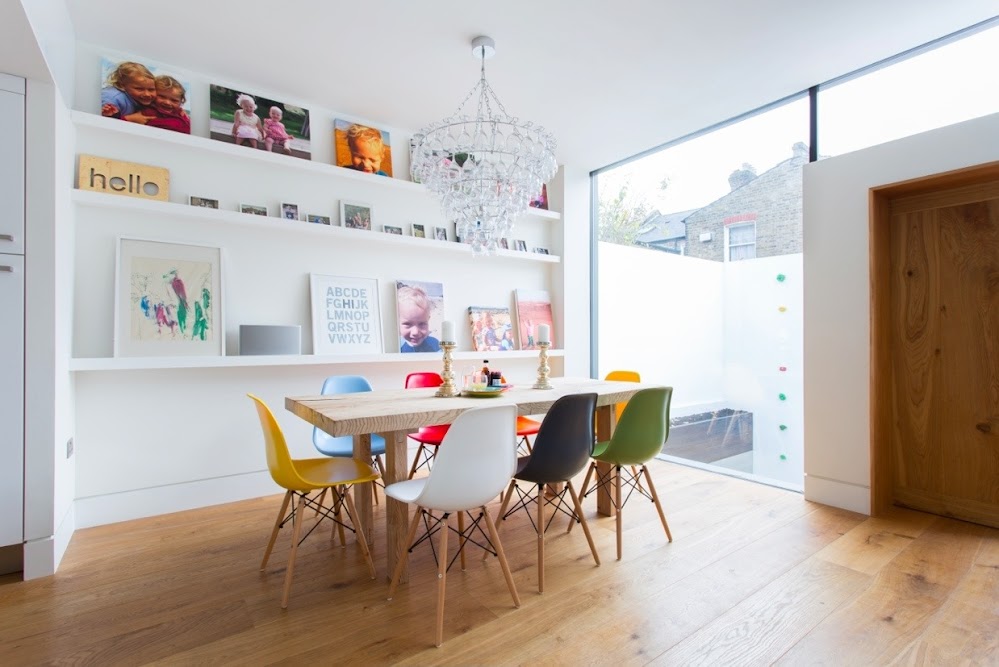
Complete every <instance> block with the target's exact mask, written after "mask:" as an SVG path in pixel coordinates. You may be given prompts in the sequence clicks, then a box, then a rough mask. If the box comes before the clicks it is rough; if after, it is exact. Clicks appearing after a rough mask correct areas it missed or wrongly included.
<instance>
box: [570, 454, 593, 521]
mask: <svg viewBox="0 0 999 667" xmlns="http://www.w3.org/2000/svg"><path fill="white" fill-rule="evenodd" d="M596 468H597V463H596V461H590V467H589V468H587V469H586V477H584V478H583V486H582V487H581V490H580V492H579V493H580V500H582V495H583V494H585V493H586V487H588V486H589V485H590V477H591V476H592V475H593V471H594V470H596ZM597 479H599V475H598V477H597ZM579 516H583V513H582V512H580V513H579ZM574 525H576V522H575V521H571V520H570V521H569V527H568V528H566V529H565V532H567V533H571V532H572V527H573V526H574Z"/></svg>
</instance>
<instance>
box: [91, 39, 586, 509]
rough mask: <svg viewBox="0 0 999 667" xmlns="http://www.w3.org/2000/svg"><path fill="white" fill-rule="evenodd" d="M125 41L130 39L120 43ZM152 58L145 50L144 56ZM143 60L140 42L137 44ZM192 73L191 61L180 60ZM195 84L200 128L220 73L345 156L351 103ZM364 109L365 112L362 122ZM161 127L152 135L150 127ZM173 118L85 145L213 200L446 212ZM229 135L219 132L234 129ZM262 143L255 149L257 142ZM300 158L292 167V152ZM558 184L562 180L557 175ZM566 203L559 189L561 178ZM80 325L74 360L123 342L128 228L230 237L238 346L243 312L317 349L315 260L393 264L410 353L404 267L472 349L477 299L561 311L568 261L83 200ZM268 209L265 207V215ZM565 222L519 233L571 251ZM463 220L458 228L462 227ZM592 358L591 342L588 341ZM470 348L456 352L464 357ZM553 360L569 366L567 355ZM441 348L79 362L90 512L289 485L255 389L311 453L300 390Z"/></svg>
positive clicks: (393, 220)
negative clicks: (245, 364) (188, 129)
mask: <svg viewBox="0 0 999 667" xmlns="http://www.w3.org/2000/svg"><path fill="white" fill-rule="evenodd" d="M103 53H105V50H104V49H101V48H100V47H95V46H92V45H88V44H81V45H79V48H78V65H77V101H76V107H77V108H78V109H81V110H84V111H87V112H88V113H92V112H94V111H96V110H97V109H98V91H99V86H100V74H99V73H100V56H101V55H102V54H103ZM116 55H122V54H116ZM135 57H139V56H135ZM139 59H141V57H139ZM182 74H184V73H182ZM186 74H187V76H186V79H187V82H188V83H189V84H190V87H191V90H190V94H189V96H190V97H191V99H192V101H193V102H192V119H193V120H194V121H195V122H194V126H193V133H194V134H195V135H197V134H201V135H202V136H205V135H207V121H206V118H207V115H208V108H207V93H208V84H209V82H211V83H220V84H223V85H227V86H229V87H233V88H240V89H246V90H248V91H251V92H254V93H257V94H260V95H262V96H266V97H272V98H274V99H281V100H282V101H288V102H290V103H297V104H301V105H303V106H305V107H306V108H308V109H309V110H310V113H311V124H312V150H313V162H325V163H327V164H328V163H329V162H331V161H332V152H333V150H332V125H333V119H334V117H336V114H335V111H333V110H330V109H324V108H321V107H318V106H317V105H314V104H311V103H310V102H309V101H308V100H299V99H290V98H288V97H286V96H281V95H278V94H275V93H273V92H272V91H268V90H263V89H261V88H259V87H257V86H254V85H253V83H252V81H251V82H233V81H228V80H225V79H223V78H221V77H214V76H211V75H206V74H204V73H193V72H188V73H186ZM353 120H360V121H363V120H364V119H353ZM389 129H390V130H391V131H392V132H393V134H392V140H393V157H394V160H393V163H394V171H395V173H396V175H397V176H398V177H401V178H404V177H405V174H406V172H407V170H408V166H407V162H408V143H409V134H410V133H409V132H408V131H405V130H402V129H399V128H389ZM142 135H145V136H142ZM156 136H160V137H163V136H167V137H168V136H169V135H167V134H165V133H158V135H157V134H156V133H153V132H145V133H140V135H136V134H132V133H129V134H121V133H117V132H114V131H108V130H106V129H101V128H95V127H90V126H84V125H79V126H78V127H77V142H76V152H77V153H87V154H95V155H102V156H108V157H113V158H115V159H120V160H128V161H134V162H139V163H144V164H151V165H157V166H163V167H167V168H168V169H170V177H171V191H170V200H171V201H172V202H176V203H185V202H186V201H187V198H188V197H189V196H190V195H197V196H202V197H211V198H215V199H218V200H219V201H220V207H221V208H223V209H228V210H230V211H234V210H236V209H237V208H238V205H239V203H259V204H264V205H266V206H268V208H269V209H270V211H271V214H272V215H275V214H276V209H277V206H278V204H279V203H280V202H282V201H286V202H294V203H297V204H299V207H300V211H301V212H303V213H305V212H309V213H319V214H326V215H331V216H332V218H333V219H334V220H336V219H337V208H338V201H339V200H341V199H348V200H352V201H363V202H369V203H371V204H372V205H373V207H374V225H375V227H376V229H380V225H382V224H393V225H400V226H402V227H403V228H404V230H405V233H406V234H407V235H408V234H409V233H410V229H409V226H410V224H411V223H414V222H416V223H424V224H425V225H427V227H428V229H429V228H431V227H433V226H435V225H441V224H443V221H442V218H441V215H440V211H439V207H438V204H437V201H436V200H435V199H434V198H433V197H432V196H431V195H430V194H428V193H425V192H423V191H417V190H410V189H407V188H396V187H391V182H390V181H388V180H387V179H377V178H371V179H367V180H365V179H360V178H357V177H356V176H357V175H356V174H355V173H353V172H347V171H344V172H341V173H343V174H344V176H343V177H338V174H337V170H331V173H324V172H317V171H315V170H297V169H295V168H294V167H295V165H296V164H302V163H301V162H299V161H298V160H296V159H294V158H288V159H287V160H277V161H268V162H260V161H256V160H247V161H246V162H241V161H239V160H238V158H237V157H234V156H233V155H231V154H227V153H225V152H222V153H218V152H213V151H211V150H199V149H197V148H196V147H192V146H190V145H182V144H180V143H176V142H171V141H162V140H158V139H157V138H156ZM219 145H220V146H221V144H219ZM245 150H246V151H249V150H251V149H249V148H246V149H245ZM284 163H287V165H288V166H287V168H286V167H285V166H284ZM555 189H556V190H557V189H558V186H556V188H555ZM549 194H550V200H551V201H552V203H553V208H556V209H557V208H558V205H559V199H558V197H557V192H556V193H551V192H550V193H549ZM76 218H77V231H76V239H75V257H76V265H75V274H74V279H73V284H74V301H75V307H76V317H75V318H74V326H73V356H74V357H110V356H112V348H113V343H112V341H113V333H114V326H113V321H114V304H113V299H112V295H113V293H114V265H115V244H116V239H117V238H118V237H119V236H128V237H138V238H153V239H162V240H167V241H174V242H186V243H195V244H203V245H212V246H219V247H222V248H223V249H224V262H225V266H224V273H225V275H224V279H225V286H224V294H223V299H224V304H223V307H224V309H225V331H226V347H227V352H228V353H229V354H235V353H236V351H237V337H238V327H239V325H240V324H299V325H301V326H302V330H303V351H304V352H305V353H306V354H308V353H310V352H311V350H312V344H311V322H310V306H309V304H310V301H309V279H308V277H309V273H310V272H317V273H327V274H333V275H345V276H363V277H371V278H377V279H378V280H379V281H380V301H381V303H380V305H381V315H382V333H383V339H384V340H385V345H384V349H385V351H386V352H392V351H398V347H397V343H396V341H397V330H396V326H395V322H396V318H395V300H394V281H395V280H398V279H417V280H428V281H437V282H441V283H443V284H444V288H445V302H446V312H445V316H446V318H447V319H451V320H453V321H455V322H456V324H457V329H458V334H459V335H458V343H459V348H458V349H459V350H470V349H471V336H470V333H469V331H468V325H467V310H466V309H467V308H468V307H469V306H472V305H476V306H490V305H497V306H508V307H511V309H512V308H513V297H512V294H513V290H515V289H517V288H530V289H547V290H549V291H551V292H552V295H553V303H554V305H555V308H556V326H558V323H559V321H560V320H561V319H562V318H561V317H560V315H559V310H558V309H559V308H560V307H561V304H562V291H563V290H562V283H561V280H562V273H561V269H560V268H559V265H557V264H549V263H542V262H536V261H525V260H521V259H513V258H504V257H496V258H489V259H480V258H475V259H473V258H472V256H471V255H470V254H468V255H466V254H458V253H454V252H451V251H449V250H442V249H436V248H435V247H434V245H433V244H432V243H430V242H428V244H427V246H426V247H425V249H421V248H420V247H419V246H412V245H400V244H393V243H388V242H385V240H386V239H388V238H389V237H387V236H386V235H384V234H382V233H381V232H380V231H372V232H370V233H369V234H367V235H365V236H364V237H363V238H360V239H357V240H355V239H346V238H343V237H338V236H336V235H333V234H329V235H326V234H324V233H322V232H323V231H324V230H322V229H319V228H316V227H310V228H306V229H305V230H304V231H296V228H297V229H302V226H301V225H299V226H289V223H283V222H282V221H281V220H280V219H276V218H272V219H270V220H269V222H270V223H271V224H269V225H268V226H266V227H258V226H241V225H239V224H225V223H215V222H210V221H206V220H204V219H197V220H193V219H185V218H182V217H177V216H176V215H173V214H171V213H170V212H165V213H159V212H155V213H154V212H150V213H143V214H141V215H136V214H135V213H134V212H131V211H128V210H124V209H115V208H100V207H91V206H85V205H79V206H77V207H76ZM253 220H256V219H253ZM562 229H563V225H562V224H560V223H558V222H554V221H550V220H540V219H537V218H533V219H524V220H521V221H518V223H517V227H516V230H515V233H514V236H515V237H516V238H523V239H524V240H526V241H527V245H528V247H533V246H545V247H548V248H549V249H550V250H551V252H552V253H553V254H558V253H560V252H561V251H562V247H563V241H562ZM451 231H452V233H453V230H451ZM581 354H582V355H583V356H585V348H584V350H583V351H582V353H581ZM485 356H486V357H488V358H490V359H491V363H490V366H491V367H494V368H499V369H500V370H503V371H504V372H505V373H506V375H507V377H508V378H510V379H511V380H512V381H513V382H514V383H517V384H521V383H528V382H533V380H534V376H535V369H536V367H537V360H536V359H535V358H533V357H531V358H524V359H510V358H506V359H503V358H502V357H501V356H499V358H497V356H498V355H496V354H488V353H487V354H486V355H485ZM471 363H472V362H469V361H459V362H457V370H458V371H459V372H460V371H462V370H463V369H464V368H465V367H466V366H468V365H470V364H471ZM552 365H553V374H555V375H561V374H562V373H563V361H562V359H561V358H554V359H553V364H552ZM439 367H440V361H439V358H433V359H430V358H428V357H423V356H422V355H419V356H418V355H414V358H413V359H412V360H410V359H406V360H404V361H399V360H394V361H386V362H375V363H367V364H357V363H353V364H338V365H328V366H305V367H299V366H296V367H253V368H220V369H184V370H179V369H172V370H163V371H148V370H128V371H119V370H114V371H86V372H83V371H80V372H77V373H76V406H75V410H76V416H77V456H78V468H77V503H76V509H77V523H78V525H80V526H89V525H95V524H100V523H107V522H111V521H119V520H124V519H129V518H133V517H138V516H147V515H151V514H157V513H163V512H169V511H176V510H180V509H186V508H189V507H198V506H203V505H207V504H212V503H218V502H226V501H231V500H237V499H242V498H247V497H253V496H259V495H262V494H265V493H273V492H275V491H276V487H275V486H274V484H273V482H272V481H271V480H270V478H269V475H268V474H267V473H266V465H265V462H264V458H263V447H262V439H261V436H260V427H259V423H258V422H257V420H256V418H255V416H254V413H253V411H252V409H251V405H250V402H249V400H248V399H247V398H246V396H245V394H246V393H247V392H253V393H256V394H258V395H260V396H261V397H263V398H264V399H265V400H267V401H268V403H269V404H270V405H271V406H272V408H274V409H275V412H276V413H277V415H278V418H279V421H280V422H281V423H282V425H283V427H284V428H285V430H286V433H287V435H288V437H289V441H290V442H291V443H292V449H293V452H294V453H295V454H296V455H300V456H310V455H314V451H315V450H314V448H313V447H312V445H311V440H310V436H311V429H310V427H308V426H307V425H306V424H305V422H303V421H302V420H300V419H297V418H295V417H293V416H291V415H290V414H289V413H287V412H285V411H284V409H283V405H284V401H283V398H284V396H286V395H289V394H291V395H303V394H315V393H317V392H318V390H319V388H320V386H321V384H322V380H323V378H325V377H326V376H327V375H332V374H348V373H356V374H361V375H365V376H367V377H368V378H369V379H370V380H371V382H372V384H373V385H374V387H375V388H376V389H377V388H390V387H391V388H395V387H400V386H401V385H402V382H403V379H404V377H405V375H406V373H408V372H410V371H415V370H428V369H431V370H437V369H439Z"/></svg>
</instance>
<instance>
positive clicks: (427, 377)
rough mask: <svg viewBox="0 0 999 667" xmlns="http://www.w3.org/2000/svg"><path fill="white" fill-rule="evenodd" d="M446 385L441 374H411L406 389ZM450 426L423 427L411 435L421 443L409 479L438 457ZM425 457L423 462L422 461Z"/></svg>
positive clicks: (407, 379) (408, 376) (407, 378)
mask: <svg viewBox="0 0 999 667" xmlns="http://www.w3.org/2000/svg"><path fill="white" fill-rule="evenodd" d="M442 384H444V380H443V379H442V378H441V376H440V374H439V373H428V372H420V373H410V374H409V375H407V376H406V389H416V388H419V387H439V386H441V385H442ZM449 426H450V424H439V425H437V426H423V427H421V428H420V430H419V431H417V432H416V433H410V434H409V437H410V438H412V439H413V440H416V441H417V442H418V443H420V448H419V449H418V450H416V456H414V457H413V465H412V466H411V467H410V469H409V478H410V479H412V478H413V475H415V474H416V471H417V470H419V469H420V468H422V467H424V466H429V465H430V462H431V461H433V460H434V457H435V456H437V448H438V447H439V446H440V444H441V443H442V442H443V441H444V435H445V434H446V433H447V429H448V427H449ZM420 457H423V460H422V461H421V460H420Z"/></svg>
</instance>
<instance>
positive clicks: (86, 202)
mask: <svg viewBox="0 0 999 667" xmlns="http://www.w3.org/2000/svg"><path fill="white" fill-rule="evenodd" d="M122 124H123V125H124V124H125V123H122ZM73 201H74V202H75V203H76V205H77V206H85V207H91V208H101V209H119V210H124V211H131V212H133V213H144V214H147V215H157V216H165V217H170V218H192V219H195V220H206V221H210V222H215V223H220V224H233V225H243V226H246V227H259V228H264V229H272V230H274V231H280V232H281V233H282V234H284V233H286V232H289V231H292V232H298V233H302V234H316V235H319V236H322V237H324V238H327V239H333V238H340V239H350V240H352V241H371V242H375V243H397V244H402V245H407V246H411V247H413V246H418V247H419V248H421V249H429V248H433V249H434V250H440V251H443V252H456V253H463V254H466V255H468V254H471V252H472V247H471V246H469V245H467V244H464V243H455V242H454V241H438V240H436V239H421V238H416V237H415V236H400V235H397V234H386V233H384V232H375V231H368V230H364V229H350V228H347V227H339V226H332V225H320V224H315V223H311V222H303V221H301V220H286V219H284V218H276V217H271V216H262V215H251V214H249V213H240V212H239V211H222V210H219V209H214V208H203V207H201V206H188V205H185V204H175V203H173V202H161V201H155V200H152V199H139V198H137V197H126V196H123V195H109V194H104V193H102V192H92V191H90V190H73ZM496 256H497V257H504V258H507V259H517V260H524V261H529V262H547V263H550V264H557V263H559V262H560V261H561V257H559V256H558V255H543V254H540V253H532V252H524V251H522V250H520V251H518V250H502V249H501V250H498V251H497V252H496Z"/></svg>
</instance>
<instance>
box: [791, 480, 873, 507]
mask: <svg viewBox="0 0 999 667" xmlns="http://www.w3.org/2000/svg"><path fill="white" fill-rule="evenodd" d="M805 500H813V501H815V502H817V503H822V504H823V505H831V506H832V507H839V508H840V509H844V510H850V511H851V512H858V513H860V514H866V515H868V516H870V514H871V487H869V486H860V485H858V484H849V483H847V482H841V481H839V480H835V479H826V478H824V477H816V476H814V475H805Z"/></svg>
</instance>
